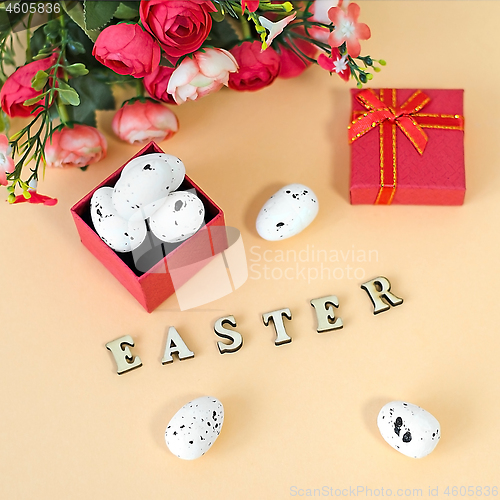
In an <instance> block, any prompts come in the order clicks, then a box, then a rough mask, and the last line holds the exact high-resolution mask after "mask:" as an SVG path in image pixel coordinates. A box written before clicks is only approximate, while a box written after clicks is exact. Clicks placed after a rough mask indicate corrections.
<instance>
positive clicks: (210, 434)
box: [165, 396, 224, 460]
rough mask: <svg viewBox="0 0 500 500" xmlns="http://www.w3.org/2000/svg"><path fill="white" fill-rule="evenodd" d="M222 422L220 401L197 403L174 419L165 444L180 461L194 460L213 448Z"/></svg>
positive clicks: (222, 411)
mask: <svg viewBox="0 0 500 500" xmlns="http://www.w3.org/2000/svg"><path fill="white" fill-rule="evenodd" d="M223 422H224V407H223V406H222V403H221V402H220V401H219V400H218V399H217V398H213V397H209V396H204V397H201V398H197V399H194V400H193V401H190V402H189V403H187V404H186V405H184V406H183V407H182V408H181V409H180V410H179V411H178V412H177V413H176V414H175V415H174V416H173V417H172V420H170V422H169V423H168V426H167V428H166V430H165V442H166V443H167V446H168V449H169V450H170V451H171V452H172V453H173V454H174V455H176V456H177V457H179V458H182V459H184V460H194V459H195V458H199V457H201V456H202V455H204V454H205V453H206V452H207V451H208V450H209V449H210V447H211V446H212V445H213V444H214V442H215V440H216V439H217V438H218V437H219V434H220V431H221V429H222V423H223Z"/></svg>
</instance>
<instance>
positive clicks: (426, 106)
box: [349, 89, 465, 205]
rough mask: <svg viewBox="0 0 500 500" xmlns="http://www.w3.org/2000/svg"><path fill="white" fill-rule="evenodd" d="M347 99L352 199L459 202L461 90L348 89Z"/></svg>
mask: <svg viewBox="0 0 500 500" xmlns="http://www.w3.org/2000/svg"><path fill="white" fill-rule="evenodd" d="M351 98H352V111H353V115H352V122H351V124H350V125H349V142H350V143H351V148H352V149H351V182H350V192H351V203H352V204H354V205H356V204H385V205H389V204H391V203H392V204H405V205H462V204H463V201H464V196H465V166H464V127H463V125H464V119H463V90H435V89H423V90H415V89H397V90H396V89H368V90H362V91H359V90H351Z"/></svg>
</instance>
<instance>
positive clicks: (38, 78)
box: [31, 71, 49, 91]
mask: <svg viewBox="0 0 500 500" xmlns="http://www.w3.org/2000/svg"><path fill="white" fill-rule="evenodd" d="M48 79H49V75H48V74H47V73H45V71H37V73H36V75H35V76H34V77H33V78H32V79H31V86H32V87H33V88H34V89H35V90H37V91H40V90H42V89H43V87H45V84H46V83H47V80H48Z"/></svg>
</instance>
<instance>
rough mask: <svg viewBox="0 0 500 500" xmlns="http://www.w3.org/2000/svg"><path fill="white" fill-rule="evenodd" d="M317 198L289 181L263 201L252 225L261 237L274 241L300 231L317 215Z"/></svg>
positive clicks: (303, 187) (312, 193) (302, 186)
mask: <svg viewBox="0 0 500 500" xmlns="http://www.w3.org/2000/svg"><path fill="white" fill-rule="evenodd" d="M318 209H319V204H318V198H316V195H315V194H314V192H313V191H312V190H311V189H310V188H308V187H307V186H304V185H303V184H289V185H288V186H285V187H284V188H281V189H280V190H279V191H278V192H277V193H275V194H273V195H272V196H271V198H269V200H267V201H266V203H265V204H264V206H263V207H262V208H261V210H260V212H259V215H258V216H257V222H256V228H257V232H258V233H259V235H260V236H261V237H262V238H264V239H265V240H269V241H278V240H284V239H285V238H290V237H291V236H295V235H296V234H298V233H300V232H301V231H303V230H304V229H305V228H306V227H307V226H308V225H309V224H310V223H311V222H312V221H313V220H314V218H315V217H316V215H317V214H318Z"/></svg>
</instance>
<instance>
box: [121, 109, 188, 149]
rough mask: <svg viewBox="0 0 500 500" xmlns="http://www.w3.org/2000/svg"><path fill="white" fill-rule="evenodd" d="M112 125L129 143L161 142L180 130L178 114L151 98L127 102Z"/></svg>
mask: <svg viewBox="0 0 500 500" xmlns="http://www.w3.org/2000/svg"><path fill="white" fill-rule="evenodd" d="M111 126H112V127H113V132H114V133H115V134H116V135H117V136H118V137H119V138H120V139H121V140H122V141H126V142H128V143H129V144H142V143H145V142H149V141H158V142H160V141H163V140H165V139H168V138H170V137H172V136H173V135H174V134H175V133H176V132H177V130H179V122H178V120H177V116H175V114H174V113H173V112H172V111H171V110H170V109H168V108H167V107H166V106H164V105H163V104H160V103H158V102H153V101H150V100H146V102H141V101H135V102H134V103H126V104H125V105H124V106H123V107H121V108H120V109H119V110H118V111H117V112H116V114H115V116H114V117H113V122H112V124H111Z"/></svg>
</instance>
